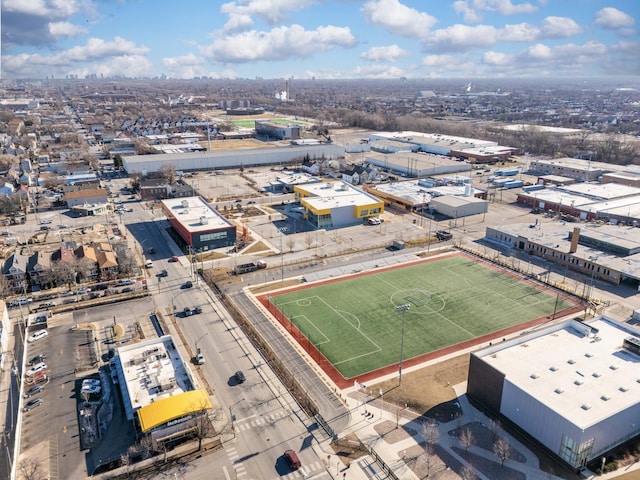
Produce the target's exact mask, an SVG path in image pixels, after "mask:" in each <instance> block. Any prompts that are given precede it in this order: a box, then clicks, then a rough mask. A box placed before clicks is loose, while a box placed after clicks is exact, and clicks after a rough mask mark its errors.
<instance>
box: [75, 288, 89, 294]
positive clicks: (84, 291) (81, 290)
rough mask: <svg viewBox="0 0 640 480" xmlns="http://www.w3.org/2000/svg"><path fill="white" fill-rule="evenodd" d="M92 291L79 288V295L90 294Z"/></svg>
mask: <svg viewBox="0 0 640 480" xmlns="http://www.w3.org/2000/svg"><path fill="white" fill-rule="evenodd" d="M90 291H91V289H90V288H79V289H78V295H82V294H83V293H89V292H90Z"/></svg>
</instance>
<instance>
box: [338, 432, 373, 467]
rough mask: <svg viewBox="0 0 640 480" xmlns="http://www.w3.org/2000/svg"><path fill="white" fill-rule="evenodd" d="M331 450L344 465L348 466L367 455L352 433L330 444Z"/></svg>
mask: <svg viewBox="0 0 640 480" xmlns="http://www.w3.org/2000/svg"><path fill="white" fill-rule="evenodd" d="M331 448H332V449H333V451H334V452H335V454H336V456H337V457H338V458H339V459H340V460H341V461H342V463H343V464H344V465H349V464H350V463H351V462H352V461H354V460H357V459H358V458H360V457H362V456H364V455H366V454H367V453H368V452H367V449H366V448H365V447H364V445H362V443H361V442H360V439H359V438H358V436H357V435H356V434H354V433H350V434H349V435H347V436H345V437H342V438H340V439H338V440H336V441H335V442H332V443H331Z"/></svg>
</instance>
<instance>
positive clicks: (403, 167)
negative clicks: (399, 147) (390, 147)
mask: <svg viewBox="0 0 640 480" xmlns="http://www.w3.org/2000/svg"><path fill="white" fill-rule="evenodd" d="M364 161H365V163H369V164H371V165H375V166H376V167H379V168H382V169H384V170H387V171H390V172H395V173H397V174H400V175H404V176H407V177H427V176H433V175H450V174H454V173H462V172H470V171H471V165H469V164H468V163H464V162H458V161H456V160H453V159H451V158H450V157H445V156H443V155H435V154H431V153H419V152H416V153H413V152H406V151H405V152H398V153H391V154H384V153H376V152H367V154H366V156H365V159H364Z"/></svg>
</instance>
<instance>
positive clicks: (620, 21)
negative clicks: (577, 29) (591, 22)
mask: <svg viewBox="0 0 640 480" xmlns="http://www.w3.org/2000/svg"><path fill="white" fill-rule="evenodd" d="M595 22H596V24H597V25H600V26H601V27H602V28H608V29H612V30H615V29H618V28H623V27H631V26H632V25H634V24H635V23H636V21H635V20H634V18H633V17H632V16H631V15H628V14H626V13H624V12H623V11H621V10H618V9H617V8H613V7H606V8H603V9H601V10H598V12H597V13H596V18H595Z"/></svg>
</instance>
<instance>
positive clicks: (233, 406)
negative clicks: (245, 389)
mask: <svg viewBox="0 0 640 480" xmlns="http://www.w3.org/2000/svg"><path fill="white" fill-rule="evenodd" d="M240 402H244V398H241V399H240V400H238V401H237V402H236V403H234V404H233V405H231V406H230V407H229V420H231V431H232V432H233V438H236V429H235V427H234V426H233V422H235V421H236V416H235V415H234V414H233V409H234V408H235V407H236V405H238V404H239V403H240Z"/></svg>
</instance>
